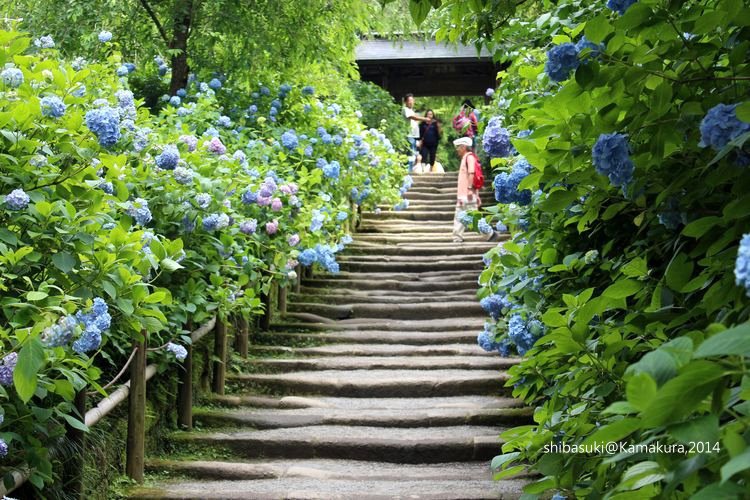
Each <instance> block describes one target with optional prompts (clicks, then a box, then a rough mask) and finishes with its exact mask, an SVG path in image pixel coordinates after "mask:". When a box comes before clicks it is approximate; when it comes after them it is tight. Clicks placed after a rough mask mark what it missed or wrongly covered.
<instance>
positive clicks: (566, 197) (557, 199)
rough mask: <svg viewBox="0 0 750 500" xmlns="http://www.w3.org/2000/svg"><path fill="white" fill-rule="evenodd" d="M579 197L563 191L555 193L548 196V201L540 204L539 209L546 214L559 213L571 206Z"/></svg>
mask: <svg viewBox="0 0 750 500" xmlns="http://www.w3.org/2000/svg"><path fill="white" fill-rule="evenodd" d="M576 198H577V195H576V194H575V193H574V192H572V191H566V190H563V189H560V190H557V191H553V192H551V193H550V194H549V196H547V199H545V200H544V201H542V202H541V203H540V204H539V208H541V209H542V210H544V211H545V212H559V211H560V210H562V209H564V208H566V207H567V206H568V205H570V204H571V203H572V202H573V200H575V199H576Z"/></svg>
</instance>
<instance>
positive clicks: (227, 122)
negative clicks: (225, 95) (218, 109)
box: [216, 115, 232, 128]
mask: <svg viewBox="0 0 750 500" xmlns="http://www.w3.org/2000/svg"><path fill="white" fill-rule="evenodd" d="M216 124H217V125H218V126H220V127H224V128H229V127H231V126H232V119H231V118H229V117H228V116H225V115H221V116H220V117H219V120H218V121H217V122H216Z"/></svg>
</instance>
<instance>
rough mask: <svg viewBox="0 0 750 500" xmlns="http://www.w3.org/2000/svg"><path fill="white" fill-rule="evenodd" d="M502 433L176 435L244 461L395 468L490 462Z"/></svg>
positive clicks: (306, 430) (335, 429)
mask: <svg viewBox="0 0 750 500" xmlns="http://www.w3.org/2000/svg"><path fill="white" fill-rule="evenodd" d="M502 430H503V429H502V428H497V427H486V426H468V425H464V426H447V427H426V428H423V427H413V428H407V429H404V428H394V427H369V426H342V425H313V426H304V427H294V428H284V429H268V430H259V431H227V432H192V433H189V432H177V433H174V434H173V435H172V436H171V440H172V441H173V442H174V444H175V445H178V446H179V445H182V444H187V445H192V446H194V447H195V446H199V447H202V448H203V447H210V448H214V449H219V450H228V451H230V452H231V453H234V454H236V455H238V456H241V457H245V458H258V457H264V458H268V457H270V458H338V459H343V460H371V461H378V462H394V463H409V464H418V463H440V462H449V461H451V462H453V461H474V460H490V459H491V458H492V457H494V456H495V455H497V454H498V453H500V446H501V445H502V441H501V440H500V438H499V437H497V436H498V434H499V433H500V432H502Z"/></svg>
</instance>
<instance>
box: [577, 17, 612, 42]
mask: <svg viewBox="0 0 750 500" xmlns="http://www.w3.org/2000/svg"><path fill="white" fill-rule="evenodd" d="M612 31H614V28H612V25H611V24H610V23H609V19H607V17H606V16H603V15H602V14H599V15H598V16H596V17H594V18H593V19H590V20H588V21H586V28H584V31H583V33H584V34H585V35H586V38H587V39H588V40H589V41H590V42H592V43H601V42H603V41H604V39H605V38H606V37H607V35H609V34H610V33H612Z"/></svg>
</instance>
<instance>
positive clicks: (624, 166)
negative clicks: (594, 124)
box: [592, 133, 635, 187]
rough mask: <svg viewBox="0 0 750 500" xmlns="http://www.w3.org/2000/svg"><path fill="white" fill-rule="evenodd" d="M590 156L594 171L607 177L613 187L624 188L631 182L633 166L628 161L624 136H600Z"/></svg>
mask: <svg viewBox="0 0 750 500" xmlns="http://www.w3.org/2000/svg"><path fill="white" fill-rule="evenodd" d="M592 156H593V162H594V167H595V168H596V171H597V172H598V173H599V174H601V175H606V176H607V177H609V182H610V183H612V185H613V186H618V187H619V186H625V185H627V184H629V183H630V181H632V180H633V172H634V171H635V166H634V165H633V161H632V160H631V159H630V150H629V148H628V139H627V137H626V136H624V135H622V134H618V133H613V134H601V135H600V136H599V139H597V141H596V144H594V148H593V150H592Z"/></svg>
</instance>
